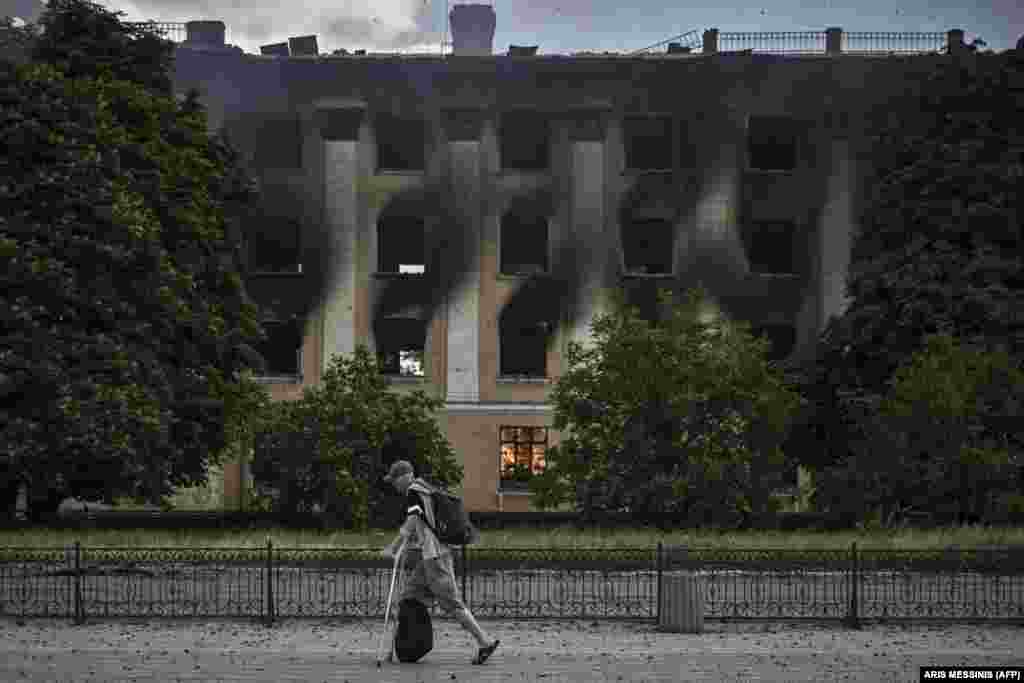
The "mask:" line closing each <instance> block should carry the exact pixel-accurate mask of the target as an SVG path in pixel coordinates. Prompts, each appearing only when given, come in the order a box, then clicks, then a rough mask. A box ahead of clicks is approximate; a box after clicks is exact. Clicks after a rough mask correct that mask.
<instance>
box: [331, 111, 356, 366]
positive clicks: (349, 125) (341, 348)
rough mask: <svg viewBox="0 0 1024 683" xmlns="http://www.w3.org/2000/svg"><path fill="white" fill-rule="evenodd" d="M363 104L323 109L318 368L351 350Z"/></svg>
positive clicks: (353, 347) (353, 338)
mask: <svg viewBox="0 0 1024 683" xmlns="http://www.w3.org/2000/svg"><path fill="white" fill-rule="evenodd" d="M362 114H363V112H362V110H361V109H332V110H328V111H326V112H325V115H326V122H325V123H326V126H325V128H324V130H323V133H322V134H323V164H324V170H323V179H324V185H323V192H324V194H323V207H324V208H323V212H324V213H323V229H324V231H325V233H326V235H327V238H328V241H327V244H328V245H329V247H328V249H329V254H330V262H329V264H328V266H327V276H328V287H327V290H326V291H327V295H326V297H325V300H324V309H323V316H324V340H323V349H324V357H323V358H322V367H321V372H322V371H323V370H324V369H325V368H326V367H327V366H328V365H329V363H330V359H331V356H333V355H335V354H351V353H353V352H354V351H355V342H356V335H355V301H354V296H355V292H356V244H357V242H356V234H357V230H358V215H359V212H358V208H359V207H358V203H357V187H358V178H359V141H358V134H359V126H360V124H361V122H362V119H363V118H364V117H363V116H362Z"/></svg>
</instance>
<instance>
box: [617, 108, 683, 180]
mask: <svg viewBox="0 0 1024 683" xmlns="http://www.w3.org/2000/svg"><path fill="white" fill-rule="evenodd" d="M622 127H623V133H624V138H625V144H626V168H628V169H630V170H638V171H641V170H643V171H650V170H665V169H671V168H672V118H671V117H669V116H630V117H626V119H625V120H624V121H623V126H622Z"/></svg>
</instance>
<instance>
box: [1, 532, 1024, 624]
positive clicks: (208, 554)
mask: <svg viewBox="0 0 1024 683" xmlns="http://www.w3.org/2000/svg"><path fill="white" fill-rule="evenodd" d="M378 553H379V550H377V549H371V548H359V549H352V548H347V549H340V548H339V549H330V548H309V549H294V548H275V547H274V546H273V545H272V544H271V543H269V542H268V543H267V545H266V547H265V548H259V549H255V548H249V549H203V548H191V549H169V548H130V549H129V548H84V547H82V546H81V545H80V544H78V543H76V544H75V545H73V546H69V547H68V548H66V549H29V548H0V616H17V617H59V618H69V619H73V620H74V621H75V622H76V623H83V622H84V621H85V620H86V619H88V618H91V617H94V618H112V617H186V618H189V617H215V618H218V617H219V618H246V619H254V620H260V621H263V622H265V623H272V622H273V621H275V620H276V619H279V618H284V617H289V618H295V617H303V618H309V617H333V618H370V617H379V616H381V615H383V612H384V607H385V605H384V603H385V600H386V599H387V591H388V585H389V578H390V576H389V575H390V570H391V565H390V563H389V562H388V561H386V560H384V559H383V558H381V557H379V554H378ZM456 567H457V573H458V575H459V581H460V584H461V591H462V595H463V599H464V600H465V602H466V604H467V605H468V606H469V607H470V609H472V610H473V612H474V613H475V614H476V615H477V616H481V617H500V618H516V619H529V618H547V619H611V620H641V621H654V622H655V623H657V622H658V620H659V617H660V612H659V610H660V608H661V605H662V593H663V584H664V583H665V577H666V576H667V575H669V574H670V573H674V572H689V573H693V574H696V575H697V576H698V577H699V579H700V584H701V586H702V588H701V590H702V591H703V604H704V619H705V620H711V621H715V620H718V621H731V620H774V621H779V620H825V621H828V620H834V621H840V622H843V623H846V624H847V625H850V626H853V627H856V626H858V625H859V624H860V623H862V622H863V621H874V620H898V621H917V620H925V621H928V620H940V621H984V622H1016V623H1021V622H1024V549H1022V548H1009V547H998V548H987V549H986V548H981V549H971V550H944V551H893V550H872V549H858V548H857V546H856V544H853V545H852V546H851V548H850V549H849V550H843V551H836V550H833V551H810V550H770V549H759V550H746V549H730V550H722V549H708V548H697V547H682V546H662V545H661V544H659V545H658V546H657V547H655V548H621V549H600V550H595V549H565V548H499V549H495V548H485V549H476V548H471V549H461V550H460V551H459V552H458V554H457V557H456ZM407 569H408V568H407ZM433 610H434V613H435V615H440V612H439V611H438V608H437V607H436V606H435V607H434V608H433Z"/></svg>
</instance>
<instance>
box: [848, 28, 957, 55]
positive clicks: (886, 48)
mask: <svg viewBox="0 0 1024 683" xmlns="http://www.w3.org/2000/svg"><path fill="white" fill-rule="evenodd" d="M946 39H947V38H946V34H945V33H941V32H933V33H903V32H882V33H879V32H874V31H852V32H850V33H843V37H842V41H841V44H842V51H843V53H844V54H845V53H852V54H857V53H877V52H895V53H918V52H941V51H943V50H945V49H946V47H947V45H946Z"/></svg>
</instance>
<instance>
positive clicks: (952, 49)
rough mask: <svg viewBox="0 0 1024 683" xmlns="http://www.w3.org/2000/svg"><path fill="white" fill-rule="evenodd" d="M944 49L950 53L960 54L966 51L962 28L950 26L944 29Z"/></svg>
mask: <svg viewBox="0 0 1024 683" xmlns="http://www.w3.org/2000/svg"><path fill="white" fill-rule="evenodd" d="M946 51H947V52H948V53H949V54H951V55H962V54H963V53H964V52H966V51H967V50H966V46H965V45H964V30H963V29H962V28H951V29H949V30H948V31H946Z"/></svg>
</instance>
